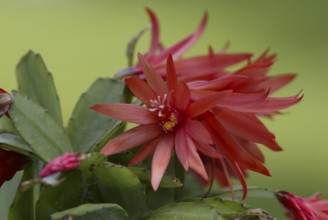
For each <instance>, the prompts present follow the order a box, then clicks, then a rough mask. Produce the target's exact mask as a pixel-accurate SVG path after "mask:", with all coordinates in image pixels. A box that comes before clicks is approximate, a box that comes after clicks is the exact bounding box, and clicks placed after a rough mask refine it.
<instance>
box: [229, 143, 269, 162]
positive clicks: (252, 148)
mask: <svg viewBox="0 0 328 220" xmlns="http://www.w3.org/2000/svg"><path fill="white" fill-rule="evenodd" d="M235 138H236V140H237V141H238V142H239V144H240V145H241V146H242V147H243V148H244V149H245V150H246V151H247V152H248V153H250V154H251V155H253V157H255V158H256V159H257V160H258V161H260V162H261V163H264V161H265V158H264V155H263V153H262V152H261V150H260V149H259V147H258V146H257V145H256V144H255V143H254V142H251V141H247V140H244V139H241V138H238V137H235Z"/></svg>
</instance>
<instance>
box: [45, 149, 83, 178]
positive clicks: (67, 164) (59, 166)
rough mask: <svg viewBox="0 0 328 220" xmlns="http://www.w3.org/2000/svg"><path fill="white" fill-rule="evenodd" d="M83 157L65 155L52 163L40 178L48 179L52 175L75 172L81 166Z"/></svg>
mask: <svg viewBox="0 0 328 220" xmlns="http://www.w3.org/2000/svg"><path fill="white" fill-rule="evenodd" d="M80 161H81V156H80V154H79V153H65V154H64V155H62V156H60V157H57V158H55V159H53V160H52V161H50V162H49V163H48V164H47V165H46V166H45V167H44V168H43V169H42V170H41V172H40V174H39V176H40V177H46V176H49V175H51V174H54V173H57V172H62V171H69V170H74V169H76V168H77V167H78V166H79V165H80Z"/></svg>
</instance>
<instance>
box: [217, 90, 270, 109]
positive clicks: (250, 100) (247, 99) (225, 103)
mask: <svg viewBox="0 0 328 220" xmlns="http://www.w3.org/2000/svg"><path fill="white" fill-rule="evenodd" d="M270 91H271V90H266V91H263V92H259V93H235V92H234V93H231V94H229V95H228V96H227V97H225V98H224V99H223V100H222V101H221V102H220V103H219V104H218V106H220V107H224V108H232V109H238V108H239V107H247V106H252V105H255V104H259V103H260V102H263V101H264V100H265V99H266V98H267V97H268V95H269V93H270Z"/></svg>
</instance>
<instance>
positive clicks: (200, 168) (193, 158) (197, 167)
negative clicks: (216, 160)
mask: <svg viewBox="0 0 328 220" xmlns="http://www.w3.org/2000/svg"><path fill="white" fill-rule="evenodd" d="M186 140H187V145H186V146H187V147H188V162H189V166H190V168H191V169H192V170H193V171H195V172H196V173H197V174H198V175H200V176H201V177H202V178H203V179H204V180H206V181H208V176H207V172H206V170H205V167H204V164H203V162H202V160H201V159H200V156H199V154H198V152H197V149H196V146H195V143H194V141H193V140H192V139H191V137H189V136H188V135H187V136H186Z"/></svg>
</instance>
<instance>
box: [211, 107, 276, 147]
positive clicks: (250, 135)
mask: <svg viewBox="0 0 328 220" xmlns="http://www.w3.org/2000/svg"><path fill="white" fill-rule="evenodd" d="M216 117H217V119H218V120H219V121H220V122H221V123H222V124H223V126H224V127H225V128H226V129H227V130H229V131H230V132H231V133H233V134H234V135H236V136H238V137H241V138H243V139H245V140H250V141H254V142H256V143H261V144H264V145H266V146H268V147H269V148H270V149H271V150H275V151H280V150H281V148H280V147H279V145H278V144H277V143H276V141H275V136H274V134H272V133H271V132H270V131H269V130H268V129H267V128H266V127H265V126H264V125H263V123H262V122H261V121H260V120H258V119H257V118H256V116H254V115H253V114H247V113H242V112H233V111H227V110H224V109H221V110H220V111H216Z"/></svg>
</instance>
